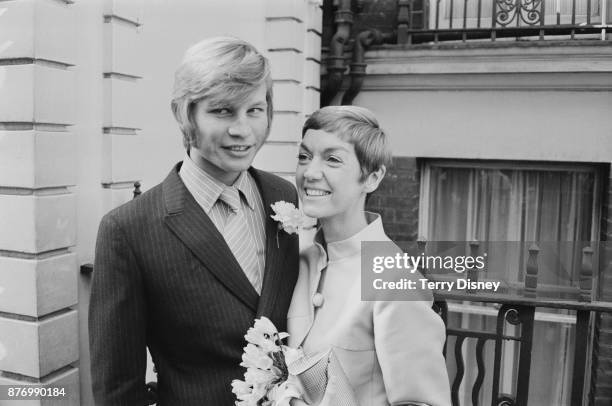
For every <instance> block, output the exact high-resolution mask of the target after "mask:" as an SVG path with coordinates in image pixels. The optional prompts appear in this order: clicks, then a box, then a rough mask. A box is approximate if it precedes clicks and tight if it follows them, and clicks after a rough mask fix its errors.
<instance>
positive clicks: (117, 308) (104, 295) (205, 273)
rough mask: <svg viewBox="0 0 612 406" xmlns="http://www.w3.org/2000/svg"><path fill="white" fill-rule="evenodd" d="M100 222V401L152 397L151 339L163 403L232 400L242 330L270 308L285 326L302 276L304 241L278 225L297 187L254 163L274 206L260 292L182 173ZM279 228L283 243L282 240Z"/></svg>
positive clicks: (94, 299) (94, 344)
mask: <svg viewBox="0 0 612 406" xmlns="http://www.w3.org/2000/svg"><path fill="white" fill-rule="evenodd" d="M180 165H181V164H180V163H179V164H178V165H177V166H176V167H175V168H174V169H173V170H172V171H171V172H170V174H169V175H168V177H167V178H166V179H165V180H164V181H163V182H162V183H161V184H159V185H157V186H155V187H154V188H152V189H151V190H149V191H148V192H146V193H144V194H143V195H142V196H140V197H138V198H137V199H135V200H133V201H131V202H129V203H127V204H125V205H123V206H121V207H118V208H116V209H114V210H113V211H111V212H110V213H108V214H107V215H106V216H104V218H103V219H102V222H101V224H100V229H99V231H98V239H97V243H96V255H95V264H94V276H93V281H92V287H91V300H90V308H89V339H90V350H91V373H92V384H93V392H94V398H95V401H96V404H99V405H113V406H115V405H142V404H146V399H145V398H146V392H145V371H146V351H145V346H148V347H149V349H150V352H151V355H152V357H153V361H154V362H155V365H156V368H157V373H158V405H162V406H163V405H171V406H174V405H198V406H203V405H205V406H207V405H211V406H213V405H214V406H223V405H233V402H234V398H233V395H232V393H231V387H230V382H231V380H232V379H235V378H241V377H242V374H243V373H244V370H243V369H242V367H240V366H239V363H240V361H241V355H242V348H243V347H244V345H245V344H246V343H245V341H244V334H245V333H246V331H247V329H248V328H249V327H250V326H251V325H252V323H253V320H254V319H255V318H256V317H259V316H261V315H265V316H267V317H268V318H270V319H271V320H272V321H273V322H274V323H275V324H276V326H277V327H278V328H279V330H283V331H284V330H286V316H287V309H288V308H289V304H290V302H291V295H292V292H293V288H294V285H295V282H296V279H297V274H298V258H299V256H298V238H297V236H296V235H288V234H286V233H284V232H278V231H277V223H275V222H274V221H273V220H272V219H271V218H270V214H271V213H270V210H271V209H270V204H271V203H273V202H275V201H278V200H285V201H291V202H293V203H296V192H295V188H294V187H293V186H292V185H291V184H290V183H289V182H286V181H284V180H282V179H280V178H278V177H276V176H274V175H271V174H269V173H266V172H262V171H258V170H256V169H253V168H251V169H250V173H251V174H252V175H253V177H254V179H255V181H256V183H257V185H258V187H259V191H260V193H261V196H262V199H263V202H264V206H265V210H266V239H267V241H266V266H265V274H264V281H263V289H262V294H261V296H259V295H258V294H257V292H256V291H255V290H254V289H253V287H252V286H251V284H250V283H249V281H248V279H247V277H246V276H245V275H244V273H243V272H242V270H241V269H240V266H239V265H238V263H237V261H236V259H235V258H234V256H233V255H232V253H231V251H230V249H229V247H228V246H227V244H226V243H225V240H224V239H223V236H222V235H221V234H220V233H219V232H218V231H217V229H216V227H215V226H214V225H213V223H212V222H211V220H210V219H209V218H208V216H207V215H206V214H205V213H204V211H203V210H202V209H201V208H200V206H199V205H198V204H197V203H196V201H195V200H194V199H193V197H192V196H191V194H190V193H189V192H188V191H187V189H186V188H185V185H184V184H183V183H182V181H181V180H180V178H179V175H178V169H179V168H180ZM277 232H278V245H277Z"/></svg>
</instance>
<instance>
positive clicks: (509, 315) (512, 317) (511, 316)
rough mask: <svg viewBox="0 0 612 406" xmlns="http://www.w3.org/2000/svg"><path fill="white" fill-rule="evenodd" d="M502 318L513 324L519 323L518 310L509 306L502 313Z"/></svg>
mask: <svg viewBox="0 0 612 406" xmlns="http://www.w3.org/2000/svg"><path fill="white" fill-rule="evenodd" d="M504 319H506V321H507V322H508V323H510V324H512V325H514V326H518V325H519V324H521V317H520V316H519V312H518V310H516V309H515V308H510V309H508V310H507V311H506V312H505V313H504Z"/></svg>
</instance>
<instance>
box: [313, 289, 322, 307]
mask: <svg viewBox="0 0 612 406" xmlns="http://www.w3.org/2000/svg"><path fill="white" fill-rule="evenodd" d="M324 301H325V299H323V295H322V294H320V293H318V292H317V293H315V294H314V296H313V297H312V304H313V305H314V307H321V306H323V302H324Z"/></svg>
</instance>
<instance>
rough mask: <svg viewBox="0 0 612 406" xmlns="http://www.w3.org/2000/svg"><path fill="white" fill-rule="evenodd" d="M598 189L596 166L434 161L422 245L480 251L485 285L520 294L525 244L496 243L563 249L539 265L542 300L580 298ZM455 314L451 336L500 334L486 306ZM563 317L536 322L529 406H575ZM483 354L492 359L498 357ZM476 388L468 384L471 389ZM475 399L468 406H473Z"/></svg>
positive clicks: (426, 185)
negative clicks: (499, 284) (471, 246)
mask: <svg viewBox="0 0 612 406" xmlns="http://www.w3.org/2000/svg"><path fill="white" fill-rule="evenodd" d="M599 184H600V175H599V171H598V168H597V167H596V166H591V165H582V164H576V165H574V164H540V163H524V164H523V163H514V162H499V161H496V162H485V161H452V160H432V161H427V162H426V163H425V165H424V168H423V171H422V179H421V202H420V213H419V236H421V237H422V238H424V239H425V240H427V241H473V240H477V241H480V242H481V243H482V244H484V247H485V250H487V249H488V250H489V258H488V267H487V269H486V270H485V274H484V275H482V276H483V278H482V279H495V280H504V281H506V282H507V283H508V285H509V286H515V287H517V292H519V291H520V288H521V287H522V286H523V281H524V274H525V265H526V261H527V256H528V255H527V253H526V252H525V251H526V248H525V246H523V245H520V244H519V245H518V246H519V247H520V248H519V249H516V250H509V249H505V250H504V249H503V246H502V247H500V246H498V245H496V244H495V242H499V241H517V242H530V241H535V242H541V244H548V245H546V246H547V247H548V248H550V242H557V243H558V246H557V247H558V250H557V252H549V251H550V250H548V251H545V250H542V251H541V252H540V254H539V256H538V263H539V272H538V295H541V294H544V295H552V296H553V297H559V296H560V297H566V298H567V297H570V298H571V297H574V295H577V293H578V281H579V272H580V264H581V260H582V259H581V258H582V257H581V250H582V248H583V245H584V244H588V243H589V242H591V241H598V239H599V238H598V237H599V222H600V207H601V203H600V197H599V194H600V188H599V186H598V185H599ZM544 242H547V243H544ZM553 246H554V244H553ZM496 247H498V249H496ZM567 247H571V249H567ZM595 269H596V268H595ZM594 277H595V283H596V281H597V275H594ZM479 279H480V277H479ZM449 310H451V314H450V315H449V327H461V328H470V329H479V330H488V331H494V329H495V322H496V317H495V316H496V311H495V309H492V308H490V307H489V306H481V305H479V304H474V303H469V302H463V303H451V304H449ZM453 312H454V314H452V313H453ZM566 314H567V312H565V313H564V312H563V311H555V312H536V321H535V326H534V344H533V352H532V371H531V385H530V404H531V402H533V404H538V405H555V406H557V405H568V401H569V400H568V399H569V393H568V392H569V387H570V384H569V382H570V379H571V360H572V359H573V355H572V353H573V351H572V348H573V335H574V332H573V331H574V325H573V321H572V318H571V317H567V316H566ZM486 350H487V357H488V359H492V351H493V349H492V347H491V348H490V349H489V348H487V349H486ZM465 351H466V352H467V354H466V355H465V359H466V362H474V364H473V366H472V365H469V364H468V365H467V368H466V371H470V370H472V371H474V370H475V369H476V368H475V361H474V357H473V352H474V349H473V346H472V347H469V345H468V346H467V347H466V349H465ZM470 354H471V355H470ZM516 357H517V352H516V349H515V348H513V346H512V345H507V346H506V348H505V350H504V358H503V363H504V364H505V365H510V366H512V365H511V364H512V363H513V362H515V361H516ZM489 368H490V367H489ZM451 369H452V368H451ZM512 371H513V368H510V367H508V368H504V371H503V373H502V382H501V383H500V390H501V392H507V393H512V392H513V389H512V388H513V387H514V386H513V385H514V382H515V380H516V376H514V375H513V372H512ZM474 375H475V372H474ZM473 378H474V376H472V377H470V376H469V375H466V380H465V382H473ZM487 380H488V382H487V381H485V385H484V386H483V388H488V390H490V388H491V376H488V377H487ZM464 386H465V387H466V392H469V390H468V389H469V388H467V385H464ZM469 395H470V394H468V393H466V394H465V396H466V398H465V399H464V400H463V401H462V403H464V402H467V403H466V404H469V403H470V402H471V399H470V398H469ZM490 396H491V394H490V393H486V392H485V393H483V397H484V399H483V400H484V401H485V402H487V401H488V402H490V400H489V399H490Z"/></svg>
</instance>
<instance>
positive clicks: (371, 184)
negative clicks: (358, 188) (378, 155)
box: [364, 165, 387, 193]
mask: <svg viewBox="0 0 612 406" xmlns="http://www.w3.org/2000/svg"><path fill="white" fill-rule="evenodd" d="M385 173H387V168H386V167H385V165H381V166H380V168H378V169H377V170H375V171H374V172H372V173H370V174H369V175H368V177H367V178H366V180H365V182H364V191H365V192H366V193H372V192H373V191H375V190H376V189H378V185H380V182H381V181H382V180H383V178H384V177H385Z"/></svg>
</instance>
